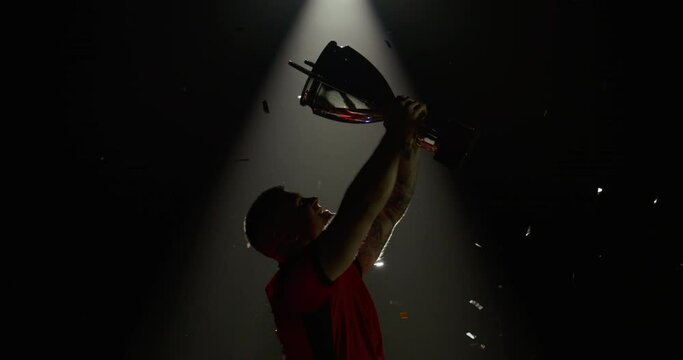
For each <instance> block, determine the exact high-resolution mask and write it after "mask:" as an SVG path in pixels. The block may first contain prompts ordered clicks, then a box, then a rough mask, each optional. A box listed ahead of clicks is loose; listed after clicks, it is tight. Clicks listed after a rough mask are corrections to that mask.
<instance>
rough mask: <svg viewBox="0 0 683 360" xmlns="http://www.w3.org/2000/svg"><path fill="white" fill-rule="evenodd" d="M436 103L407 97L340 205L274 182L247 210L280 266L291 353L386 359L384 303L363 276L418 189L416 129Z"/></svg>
mask: <svg viewBox="0 0 683 360" xmlns="http://www.w3.org/2000/svg"><path fill="white" fill-rule="evenodd" d="M426 116H427V108H426V106H425V105H424V104H421V103H419V102H417V101H414V100H412V99H410V98H408V97H404V96H399V97H397V101H396V102H395V104H392V106H390V107H388V108H387V109H386V111H385V121H384V126H385V128H386V131H385V134H384V136H383V138H382V140H381V141H380V143H379V145H378V146H377V148H376V149H375V151H374V153H373V154H372V156H371V157H370V159H369V160H368V161H367V162H366V163H365V165H364V166H363V167H362V168H361V170H360V172H359V173H358V174H357V175H356V177H355V179H354V180H353V182H352V183H351V185H350V186H349V187H348V189H347V190H346V193H345V194H344V198H343V200H342V202H341V205H340V207H339V211H338V212H337V213H336V214H334V213H332V212H330V211H329V210H326V209H323V208H322V207H321V206H320V205H319V203H318V198H316V197H308V198H303V197H301V196H300V195H299V194H295V193H291V192H286V191H285V190H284V188H283V187H281V186H280V187H274V188H271V189H269V190H266V191H265V192H264V193H262V194H261V195H260V196H259V197H258V198H257V199H256V201H255V202H254V204H253V205H252V206H251V208H250V209H249V212H248V213H247V216H246V218H245V222H244V225H245V233H246V235H247V238H248V241H249V243H250V244H251V246H253V247H254V248H255V249H256V250H257V251H259V252H261V253H263V254H264V255H266V256H268V257H271V258H273V259H275V260H276V261H277V262H278V263H279V267H280V270H279V271H278V272H277V273H276V274H275V276H274V277H273V279H272V280H271V281H270V283H269V284H268V286H267V287H266V293H267V295H268V299H269V301H270V304H271V309H272V311H273V314H274V316H275V323H276V326H277V334H278V337H279V339H280V342H281V343H282V345H283V353H284V358H286V359H289V360H298V359H354V360H360V359H383V358H384V348H383V345H382V335H381V331H380V325H379V319H378V316H377V311H376V309H375V305H374V303H373V301H372V298H371V297H370V294H369V292H368V290H367V288H366V287H365V284H364V283H363V280H362V275H363V274H365V273H366V272H368V271H370V270H371V269H372V268H373V265H374V263H375V262H376V261H377V260H378V259H380V258H381V257H382V255H383V251H384V248H385V246H386V244H387V241H388V240H389V237H390V236H391V233H392V231H393V229H394V227H395V226H396V224H397V223H398V222H399V221H400V220H401V218H402V217H403V215H404V214H405V211H406V209H407V207H408V203H409V202H410V200H411V197H412V195H413V192H414V189H415V181H416V175H417V166H418V156H419V154H418V146H417V139H416V135H417V134H418V132H419V129H420V128H421V126H422V125H423V124H424V119H425V118H426Z"/></svg>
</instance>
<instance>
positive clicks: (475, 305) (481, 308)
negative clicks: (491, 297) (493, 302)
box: [470, 300, 484, 310]
mask: <svg viewBox="0 0 683 360" xmlns="http://www.w3.org/2000/svg"><path fill="white" fill-rule="evenodd" d="M470 304H472V305H474V307H476V308H477V309H479V310H483V309H484V307H483V306H482V305H481V304H480V303H478V302H476V301H474V300H470Z"/></svg>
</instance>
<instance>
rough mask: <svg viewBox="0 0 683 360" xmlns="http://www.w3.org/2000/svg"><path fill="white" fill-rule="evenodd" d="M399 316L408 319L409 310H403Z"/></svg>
mask: <svg viewBox="0 0 683 360" xmlns="http://www.w3.org/2000/svg"><path fill="white" fill-rule="evenodd" d="M399 316H401V320H407V319H408V312H407V311H403V312H401V313H399Z"/></svg>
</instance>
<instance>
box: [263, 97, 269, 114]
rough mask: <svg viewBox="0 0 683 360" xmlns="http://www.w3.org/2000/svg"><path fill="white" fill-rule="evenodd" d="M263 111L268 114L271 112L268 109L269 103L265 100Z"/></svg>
mask: <svg viewBox="0 0 683 360" xmlns="http://www.w3.org/2000/svg"><path fill="white" fill-rule="evenodd" d="M263 111H264V112H265V113H266V114H270V110H269V109H268V102H267V101H265V100H263Z"/></svg>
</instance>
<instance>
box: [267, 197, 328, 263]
mask: <svg viewBox="0 0 683 360" xmlns="http://www.w3.org/2000/svg"><path fill="white" fill-rule="evenodd" d="M283 195H284V196H282V198H281V199H280V200H279V204H277V205H276V206H278V207H279V210H278V213H279V214H280V216H281V217H282V219H284V220H285V223H286V227H287V229H288V233H290V234H291V235H294V236H291V237H290V240H288V241H293V242H296V243H297V244H298V245H297V246H296V248H297V249H299V250H300V249H303V248H304V247H305V246H306V245H308V244H309V243H310V242H311V241H313V240H315V239H317V238H318V236H320V234H321V233H322V232H323V230H324V229H325V227H326V226H327V224H328V223H329V222H330V220H332V218H333V217H334V215H335V214H334V213H332V212H330V211H329V210H327V209H324V208H322V207H321V206H320V204H319V201H318V198H317V197H307V198H304V197H302V196H301V194H298V193H291V192H284V194H283Z"/></svg>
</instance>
